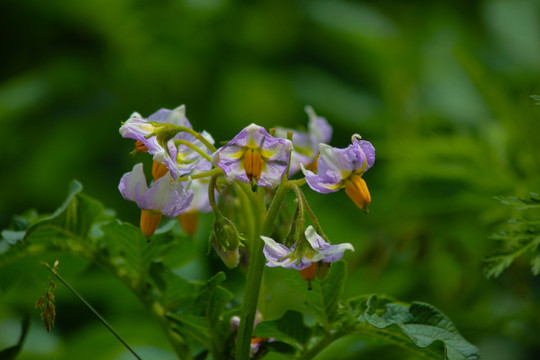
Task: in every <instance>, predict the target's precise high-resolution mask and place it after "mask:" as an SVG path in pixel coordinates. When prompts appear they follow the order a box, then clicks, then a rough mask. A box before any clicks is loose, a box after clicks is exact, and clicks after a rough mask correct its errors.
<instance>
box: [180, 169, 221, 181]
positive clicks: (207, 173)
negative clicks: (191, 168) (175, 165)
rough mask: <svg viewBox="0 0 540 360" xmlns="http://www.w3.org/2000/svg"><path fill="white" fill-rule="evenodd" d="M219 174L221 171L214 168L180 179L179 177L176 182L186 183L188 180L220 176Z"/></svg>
mask: <svg viewBox="0 0 540 360" xmlns="http://www.w3.org/2000/svg"><path fill="white" fill-rule="evenodd" d="M220 174H223V170H221V169H220V168H215V169H212V170H208V171H205V172H202V173H198V174H193V175H189V176H182V177H179V178H178V180H176V181H178V182H182V181H188V180H195V179H202V178H205V177H209V176H214V175H220Z"/></svg>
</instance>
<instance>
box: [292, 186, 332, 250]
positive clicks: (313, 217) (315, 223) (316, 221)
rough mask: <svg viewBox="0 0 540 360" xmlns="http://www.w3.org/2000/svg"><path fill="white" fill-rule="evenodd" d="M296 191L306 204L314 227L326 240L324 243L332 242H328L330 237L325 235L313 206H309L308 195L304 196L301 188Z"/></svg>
mask: <svg viewBox="0 0 540 360" xmlns="http://www.w3.org/2000/svg"><path fill="white" fill-rule="evenodd" d="M295 189H298V193H299V194H300V197H301V201H302V202H303V203H304V207H305V209H306V211H307V213H308V214H309V217H310V218H311V221H312V222H313V226H314V227H315V230H316V231H317V233H318V234H319V235H320V236H321V237H322V238H323V239H324V241H326V242H327V243H329V242H330V241H329V240H328V236H326V234H325V233H324V231H323V229H322V227H321V224H320V223H319V219H318V218H317V215H315V213H314V212H313V210H312V209H311V206H309V203H308V201H307V199H306V195H305V194H304V192H303V191H302V190H301V189H300V188H298V187H295ZM295 191H296V190H295ZM298 193H297V194H298Z"/></svg>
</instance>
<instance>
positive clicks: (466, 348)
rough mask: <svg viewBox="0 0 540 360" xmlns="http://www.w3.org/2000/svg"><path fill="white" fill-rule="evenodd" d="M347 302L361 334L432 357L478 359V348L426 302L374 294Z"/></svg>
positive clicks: (449, 359) (451, 359) (456, 359)
mask: <svg viewBox="0 0 540 360" xmlns="http://www.w3.org/2000/svg"><path fill="white" fill-rule="evenodd" d="M351 304H354V305H353V306H354V308H355V310H356V311H358V314H359V316H358V321H359V323H360V324H358V325H357V326H356V330H357V331H358V332H360V333H362V334H373V335H374V336H378V337H381V338H382V339H384V340H385V341H388V342H391V343H396V344H398V345H400V346H402V347H405V348H409V349H411V350H413V351H415V352H419V351H418V350H419V349H422V351H420V354H421V355H422V356H425V357H428V358H432V359H441V358H443V359H448V360H476V359H480V356H479V354H478V349H477V348H476V347H475V346H473V345H471V344H470V343H468V342H467V341H466V340H465V339H464V338H463V337H462V336H461V335H460V334H459V333H458V331H457V330H456V328H455V327H454V325H453V324H452V322H450V320H449V319H448V318H447V317H446V316H445V315H444V314H442V313H441V312H440V311H439V310H437V309H435V308H434V307H433V306H431V305H429V304H424V303H417V302H415V303H412V304H411V305H406V304H399V303H392V302H390V301H389V300H388V299H383V301H380V302H379V301H378V300H377V296H375V295H373V296H370V297H368V298H367V299H366V300H365V301H362V302H361V303H359V302H357V301H354V302H352V303H351ZM369 325H371V326H372V327H373V328H369ZM366 327H367V328H366ZM411 342H412V344H411ZM413 344H414V345H416V346H414V345H413ZM411 345H413V346H411Z"/></svg>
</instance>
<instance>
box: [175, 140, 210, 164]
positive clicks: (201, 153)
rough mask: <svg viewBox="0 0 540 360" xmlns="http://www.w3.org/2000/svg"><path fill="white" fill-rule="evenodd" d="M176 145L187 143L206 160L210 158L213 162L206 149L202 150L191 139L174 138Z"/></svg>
mask: <svg viewBox="0 0 540 360" xmlns="http://www.w3.org/2000/svg"><path fill="white" fill-rule="evenodd" d="M174 145H176V146H178V145H185V146H187V147H188V148H190V149H191V150H193V151H195V152H196V153H198V154H199V155H201V156H202V157H203V158H205V159H206V160H208V161H209V162H212V158H211V157H210V156H209V155H208V154H207V153H205V152H204V151H202V150H201V149H199V148H198V147H196V146H195V145H194V144H193V143H192V142H190V141H187V140H183V139H179V140H174Z"/></svg>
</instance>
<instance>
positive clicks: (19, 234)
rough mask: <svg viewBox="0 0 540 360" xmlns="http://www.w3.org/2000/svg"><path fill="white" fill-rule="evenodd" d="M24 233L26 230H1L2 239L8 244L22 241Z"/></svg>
mask: <svg viewBox="0 0 540 360" xmlns="http://www.w3.org/2000/svg"><path fill="white" fill-rule="evenodd" d="M24 234H26V231H14V230H2V239H3V240H5V241H6V242H7V243H8V244H9V245H15V244H16V243H18V242H22V240H23V238H24Z"/></svg>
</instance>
